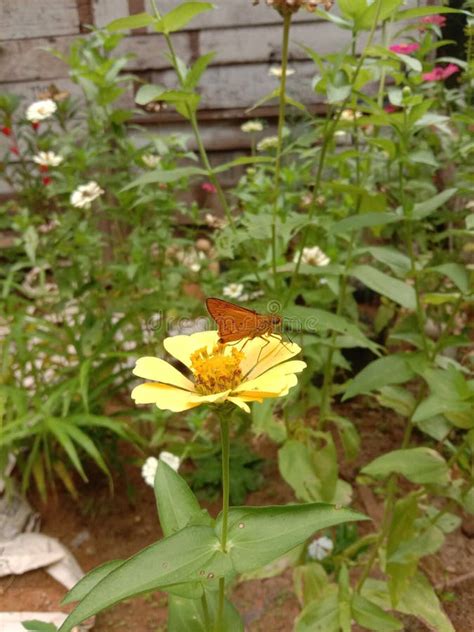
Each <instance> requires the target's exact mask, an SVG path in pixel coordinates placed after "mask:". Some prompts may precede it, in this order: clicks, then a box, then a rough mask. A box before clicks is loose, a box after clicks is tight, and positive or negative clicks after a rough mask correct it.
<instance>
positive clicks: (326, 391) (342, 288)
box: [319, 31, 362, 431]
mask: <svg viewBox="0 0 474 632" xmlns="http://www.w3.org/2000/svg"><path fill="white" fill-rule="evenodd" d="M356 51H357V32H356V31H353V32H352V55H354V56H355V55H356ZM356 106H357V103H356V100H355V99H354V101H353V103H352V111H353V113H354V120H353V124H352V143H353V145H354V149H355V150H356V159H355V162H356V177H355V184H356V186H358V187H360V184H361V179H362V174H361V159H360V142H359V126H358V125H357V116H356ZM361 203H362V196H361V195H358V196H357V202H356V208H355V211H354V214H355V215H358V214H359V211H360V205H361ZM357 236H358V232H356V231H352V232H351V235H350V239H349V246H348V248H347V255H346V260H345V263H344V270H343V272H342V276H341V281H340V284H339V294H338V298H337V308H336V314H337V316H342V314H343V312H344V308H345V305H346V296H347V277H348V275H349V269H350V267H351V265H352V253H353V251H354V246H355V243H356V240H357ZM336 337H337V332H335V331H333V332H332V334H331V342H330V346H329V349H328V355H327V358H326V362H325V365H324V375H323V386H322V389H321V404H320V407H319V430H320V431H322V430H324V424H325V422H326V419H327V417H328V416H329V414H330V412H331V387H332V379H333V375H334V365H333V360H334V353H335V350H336Z"/></svg>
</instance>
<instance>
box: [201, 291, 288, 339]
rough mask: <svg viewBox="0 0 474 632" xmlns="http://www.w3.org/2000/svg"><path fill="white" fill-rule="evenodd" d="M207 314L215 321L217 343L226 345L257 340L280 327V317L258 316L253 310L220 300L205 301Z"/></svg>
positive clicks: (210, 299) (209, 299)
mask: <svg viewBox="0 0 474 632" xmlns="http://www.w3.org/2000/svg"><path fill="white" fill-rule="evenodd" d="M206 307H207V309H208V312H209V314H210V315H211V316H212V318H213V319H214V320H215V321H216V323H217V327H218V331H219V342H220V343H222V344H226V343H228V342H234V341H237V340H242V338H249V339H250V340H251V339H252V338H257V337H259V336H264V335H265V334H269V335H270V334H272V333H273V332H274V331H275V329H278V328H279V327H281V317H280V316H275V315H267V314H258V313H257V312H255V311H254V310H253V309H248V308H247V307H241V306H240V305H235V304H234V303H229V302H228V301H223V300H222V299H220V298H208V299H206Z"/></svg>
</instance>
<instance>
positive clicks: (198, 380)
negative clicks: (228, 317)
mask: <svg viewBox="0 0 474 632" xmlns="http://www.w3.org/2000/svg"><path fill="white" fill-rule="evenodd" d="M225 351H226V347H225V345H221V344H218V345H216V346H215V347H214V348H213V349H212V352H211V353H209V352H208V350H207V347H202V348H201V349H198V350H197V351H195V352H194V353H192V354H191V368H192V371H193V373H194V382H195V385H196V390H197V392H198V393H201V394H202V395H212V394H213V393H222V392H223V391H228V390H232V389H233V388H235V387H236V386H238V385H239V384H240V383H241V382H242V369H241V368H240V362H241V361H242V360H243V359H244V357H245V354H244V353H242V352H241V351H238V350H237V349H236V348H235V347H233V348H232V351H231V354H230V355H229V354H226V353H225Z"/></svg>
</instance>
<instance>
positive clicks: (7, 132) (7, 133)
mask: <svg viewBox="0 0 474 632" xmlns="http://www.w3.org/2000/svg"><path fill="white" fill-rule="evenodd" d="M1 132H2V134H3V135H4V136H11V135H12V128H11V127H8V126H7V125H4V126H3V127H2V129H1Z"/></svg>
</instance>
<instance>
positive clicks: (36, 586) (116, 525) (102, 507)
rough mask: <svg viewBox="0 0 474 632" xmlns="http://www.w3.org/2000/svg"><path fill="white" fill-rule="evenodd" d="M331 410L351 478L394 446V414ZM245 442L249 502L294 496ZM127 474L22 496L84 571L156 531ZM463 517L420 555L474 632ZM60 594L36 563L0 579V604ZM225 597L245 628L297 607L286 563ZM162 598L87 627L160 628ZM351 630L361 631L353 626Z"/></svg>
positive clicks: (33, 604)
mask: <svg viewBox="0 0 474 632" xmlns="http://www.w3.org/2000/svg"><path fill="white" fill-rule="evenodd" d="M339 412H340V413H341V414H347V415H348V416H350V418H351V419H353V421H354V422H355V423H356V424H357V426H358V427H359V430H360V432H361V435H362V438H363V441H362V444H363V447H362V453H361V455H360V456H359V458H358V459H357V462H356V463H354V464H351V465H350V466H344V467H343V468H342V469H341V475H342V477H343V478H346V479H347V480H349V481H354V474H355V472H356V470H357V469H358V468H359V467H360V466H361V465H362V464H364V463H367V462H369V461H370V460H372V459H373V458H374V457H375V456H377V455H378V454H380V453H382V452H386V451H387V450H390V449H393V448H395V447H397V446H399V445H400V441H401V435H402V432H403V428H402V425H401V422H400V420H399V419H398V418H397V417H396V416H395V415H393V414H391V413H390V412H389V411H386V410H378V409H375V408H370V407H369V406H368V402H367V401H364V400H359V401H356V402H354V403H352V404H351V406H350V410H348V407H340V410H339ZM253 449H254V450H255V451H256V452H258V453H259V454H261V455H262V456H264V457H265V459H266V461H265V466H264V476H265V484H264V486H263V488H262V489H261V490H260V491H258V492H255V493H252V494H250V495H249V497H248V498H247V504H250V505H267V504H283V503H287V502H291V501H293V500H294V497H293V495H292V491H291V489H290V488H289V487H288V486H287V485H286V483H284V482H283V481H282V480H281V478H280V477H279V475H278V467H277V462H276V448H275V446H273V445H270V444H269V443H267V442H264V441H263V442H257V443H255V444H254V445H253ZM127 473H128V474H127V480H124V478H125V477H122V478H120V477H118V480H117V481H116V490H115V495H114V496H113V497H111V496H110V494H109V490H108V487H107V485H106V482H105V481H104V480H103V478H100V477H98V478H97V480H95V481H92V482H91V483H90V484H89V485H87V486H84V487H82V488H81V500H80V503H77V502H75V501H74V500H73V499H72V498H71V497H70V496H68V495H67V494H66V493H60V494H59V496H58V498H57V499H56V500H53V499H52V500H51V501H50V502H48V504H47V505H44V504H42V503H41V502H40V501H39V500H38V499H37V498H34V497H33V498H30V501H31V503H32V504H33V505H34V507H35V509H36V510H37V511H38V512H39V513H40V514H41V531H42V532H43V533H45V534H47V535H50V536H53V537H56V538H58V539H59V540H60V541H61V542H62V543H63V544H65V545H66V546H67V547H68V548H69V549H70V550H71V551H72V552H73V554H74V555H75V556H76V558H77V560H78V562H79V563H80V565H81V566H82V568H83V569H84V570H85V571H88V570H90V569H92V568H94V567H95V566H97V565H99V564H101V563H103V562H106V561H108V560H112V559H117V558H122V559H123V558H126V557H128V556H130V555H132V554H134V553H135V552H137V551H138V550H140V549H142V548H143V547H145V546H146V545H148V544H151V543H152V542H154V541H155V540H156V539H158V538H159V537H160V536H161V531H160V527H159V523H158V520H157V516H156V509H155V503H154V497H153V491H152V489H151V488H150V487H148V486H147V485H146V484H145V483H144V482H143V480H142V479H141V476H140V472H139V468H138V467H134V466H130V467H127ZM204 504H205V503H204ZM354 504H355V506H356V507H357V508H359V509H361V510H362V511H364V512H365V513H368V514H369V515H370V516H371V517H372V518H373V519H374V520H375V521H377V519H378V517H379V516H380V510H381V503H380V501H379V500H378V499H377V498H376V497H374V495H373V494H372V493H371V491H370V490H368V489H367V488H360V487H356V498H355V503H354ZM206 506H207V508H208V509H209V510H210V512H211V513H212V514H213V515H216V514H217V513H218V510H219V506H218V504H217V503H214V504H209V503H208V504H207V505H206ZM466 524H467V523H466ZM466 524H465V525H464V528H463V529H458V530H457V531H456V532H454V533H453V534H451V535H450V536H449V537H448V538H447V540H446V543H445V545H444V547H443V549H442V551H441V552H440V553H439V554H438V555H437V556H432V557H430V558H425V559H424V560H423V569H424V570H425V572H427V573H428V574H429V576H430V578H431V579H432V581H434V582H435V583H436V585H437V586H439V587H441V591H442V594H444V595H448V597H449V599H447V600H445V602H444V607H445V610H446V612H447V614H448V616H449V617H450V619H451V621H452V623H453V625H454V627H455V629H456V632H474V572H473V562H474V539H470V538H469V537H468V536H467V535H465V533H467V534H469V535H471V537H472V536H474V528H469V527H470V526H471V527H472V525H469V524H467V527H466ZM64 593H65V589H64V588H63V587H62V586H61V585H60V584H58V583H57V582H56V581H55V580H53V579H52V578H51V577H49V576H48V575H47V574H46V573H45V572H44V571H41V570H38V571H33V572H30V573H27V574H25V575H22V576H19V577H7V578H3V579H0V611H9V610H22V611H27V610H28V611H31V610H33V611H35V610H43V611H44V610H57V609H60V606H59V602H60V600H61V598H62V597H63V596H64ZM232 599H233V601H234V603H235V605H236V606H237V608H238V609H239V611H240V612H241V613H242V615H243V616H244V618H245V621H246V631H247V632H270V631H271V632H291V630H292V629H293V621H294V618H295V616H296V615H297V614H298V612H299V609H300V608H299V604H298V601H297V599H296V597H295V595H294V593H293V581H292V574H291V570H290V569H288V570H287V571H285V572H284V573H283V574H281V575H280V576H277V577H274V578H271V579H265V580H252V581H248V582H245V583H242V584H240V585H237V586H236V587H235V588H234V590H233V595H232ZM166 602H167V598H166V595H164V594H162V593H153V594H150V595H148V596H145V597H140V598H136V599H131V600H128V601H126V602H124V603H121V604H119V605H117V606H115V607H113V608H111V609H110V610H108V611H106V612H105V613H102V614H100V615H98V617H97V620H96V624H95V627H94V630H95V631H96V632H112V631H114V632H117V631H120V630H121V629H123V630H129V631H131V632H160V631H163V632H164V631H165V630H166ZM404 630H406V631H407V632H427V628H425V627H424V626H422V625H421V624H419V623H418V622H417V621H415V620H414V619H413V620H412V619H408V618H407V619H405V627H404ZM353 632H362V629H361V628H358V627H354V631H353Z"/></svg>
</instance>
